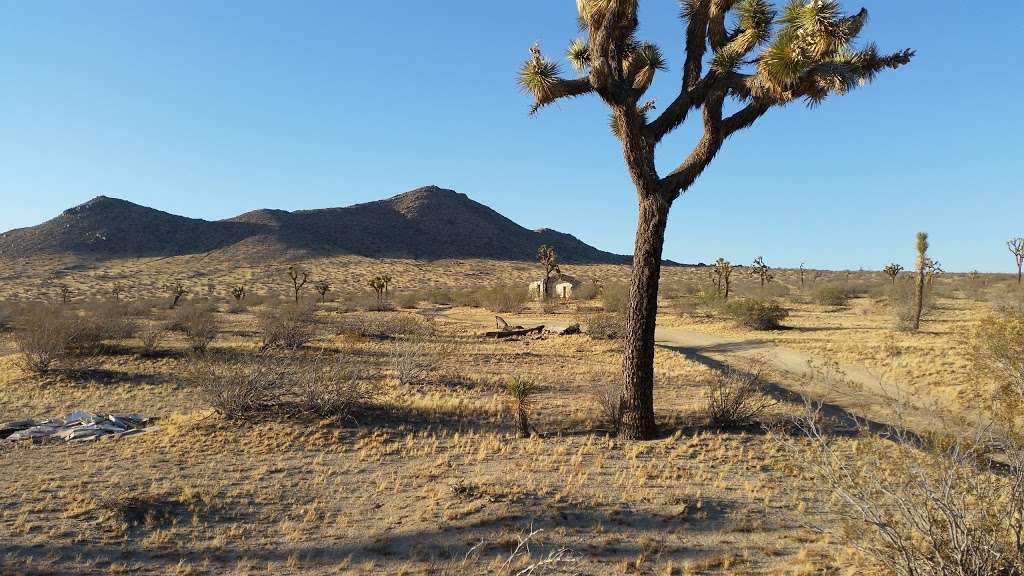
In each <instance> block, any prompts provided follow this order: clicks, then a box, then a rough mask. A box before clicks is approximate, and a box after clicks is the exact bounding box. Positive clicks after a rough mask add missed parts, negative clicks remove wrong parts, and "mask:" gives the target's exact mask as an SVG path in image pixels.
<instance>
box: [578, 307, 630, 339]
mask: <svg viewBox="0 0 1024 576" xmlns="http://www.w3.org/2000/svg"><path fill="white" fill-rule="evenodd" d="M580 323H581V324H583V325H584V326H586V332H587V334H589V335H590V337H591V338H598V339H603V340H618V339H619V338H622V337H623V336H625V335H626V315H625V314H623V313H609V312H592V313H588V314H583V315H582V316H581V318H580Z"/></svg>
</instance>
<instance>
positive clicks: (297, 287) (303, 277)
mask: <svg viewBox="0 0 1024 576" xmlns="http://www.w3.org/2000/svg"><path fill="white" fill-rule="evenodd" d="M288 279H289V280H291V282H292V292H293V293H294V295H295V303H296V304H298V303H299V292H300V291H301V290H302V287H303V286H305V285H306V282H309V270H306V269H303V268H299V267H298V266H289V267H288Z"/></svg>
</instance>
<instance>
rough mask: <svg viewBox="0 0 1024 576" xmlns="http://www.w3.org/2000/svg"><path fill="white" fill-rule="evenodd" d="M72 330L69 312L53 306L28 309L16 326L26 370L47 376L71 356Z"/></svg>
mask: <svg viewBox="0 0 1024 576" xmlns="http://www.w3.org/2000/svg"><path fill="white" fill-rule="evenodd" d="M70 330H71V322H70V319H69V314H68V312H66V311H64V310H62V309H60V308H57V307H55V306H50V305H33V306H26V307H25V308H24V309H23V310H22V311H21V313H20V314H19V316H18V317H17V318H16V320H15V324H14V342H15V344H17V346H18V351H19V352H20V353H21V364H22V366H23V367H24V368H25V369H26V370H29V371H31V372H36V373H39V374H42V373H45V372H47V371H48V370H49V369H50V368H51V367H52V366H53V364H54V363H55V362H57V361H58V360H60V359H62V358H64V357H65V356H66V355H67V353H68V344H69V342H68V338H69V335H70Z"/></svg>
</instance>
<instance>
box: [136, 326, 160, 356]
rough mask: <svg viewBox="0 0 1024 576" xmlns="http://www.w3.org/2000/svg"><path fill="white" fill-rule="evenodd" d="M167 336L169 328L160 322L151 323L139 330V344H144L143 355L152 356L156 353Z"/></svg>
mask: <svg viewBox="0 0 1024 576" xmlns="http://www.w3.org/2000/svg"><path fill="white" fill-rule="evenodd" d="M166 334H167V327H166V326H165V325H164V324H163V323H160V322H150V323H148V324H145V325H143V326H142V327H141V328H139V332H138V336H139V342H140V343H141V344H142V353H143V354H144V355H151V354H153V353H155V352H156V349H157V347H158V346H159V345H160V341H161V340H163V337H164V336H165V335H166Z"/></svg>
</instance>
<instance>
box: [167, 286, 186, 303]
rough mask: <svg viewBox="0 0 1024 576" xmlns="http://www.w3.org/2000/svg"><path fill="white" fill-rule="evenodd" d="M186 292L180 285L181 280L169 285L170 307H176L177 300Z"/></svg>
mask: <svg viewBox="0 0 1024 576" xmlns="http://www.w3.org/2000/svg"><path fill="white" fill-rule="evenodd" d="M185 294H188V290H186V289H185V287H184V286H182V285H181V282H177V283H175V284H173V285H172V286H171V308H177V307H178V302H179V301H181V297H182V296H184V295H185Z"/></svg>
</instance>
